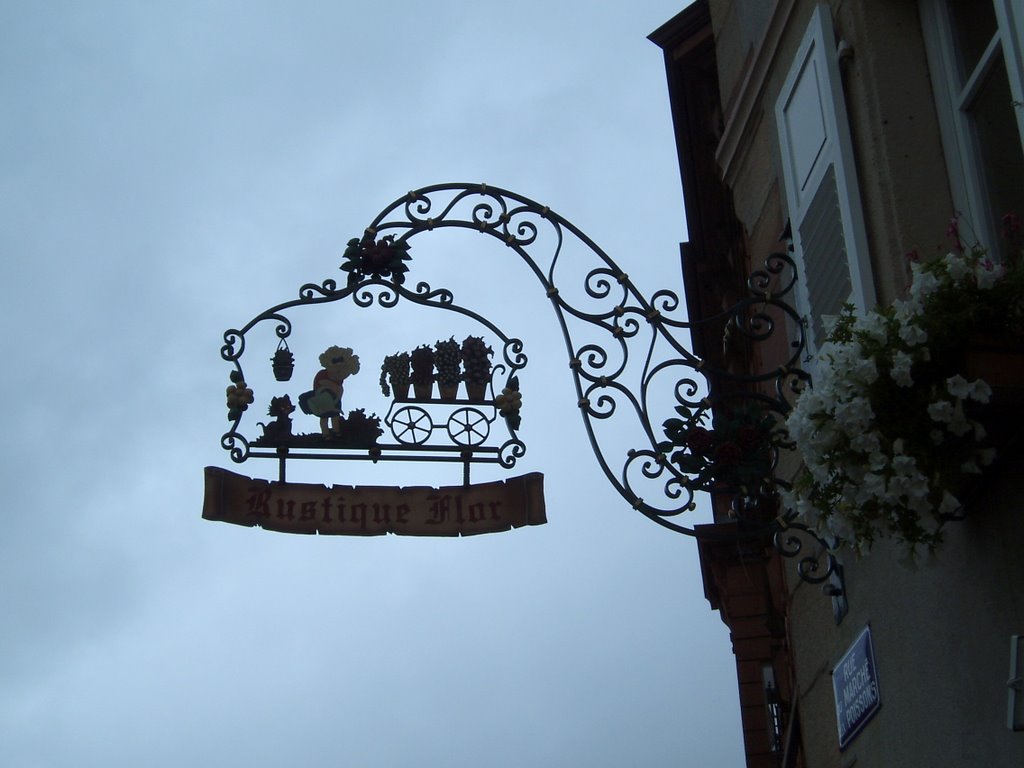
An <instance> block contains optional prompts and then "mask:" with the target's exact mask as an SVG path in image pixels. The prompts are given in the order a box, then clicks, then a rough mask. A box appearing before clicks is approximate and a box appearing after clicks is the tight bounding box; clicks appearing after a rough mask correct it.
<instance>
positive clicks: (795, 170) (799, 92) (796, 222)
mask: <svg viewBox="0 0 1024 768" xmlns="http://www.w3.org/2000/svg"><path fill="white" fill-rule="evenodd" d="M775 121H776V125H777V128H778V132H779V147H780V151H781V157H782V170H783V183H784V185H785V188H786V202H787V205H788V207H789V219H790V224H791V227H792V233H793V244H794V253H795V256H796V260H797V266H798V268H799V269H800V277H801V279H800V280H799V283H798V291H799V292H798V294H797V305H798V310H799V311H800V313H801V314H802V315H803V316H804V318H805V325H806V330H807V335H808V349H809V351H810V352H811V353H812V354H813V352H814V351H815V350H816V349H817V348H818V347H819V346H820V345H821V344H822V342H823V341H824V337H825V326H826V323H827V320H828V318H829V317H830V316H834V315H837V314H839V311H840V310H841V309H842V307H843V305H844V304H846V303H848V302H849V303H852V304H854V305H855V306H856V307H857V308H858V309H860V310H862V311H864V310H867V309H870V308H871V307H872V306H873V305H874V303H875V294H874V285H873V282H872V278H871V267H870V259H869V257H868V250H867V235H866V233H865V230H864V216H863V213H862V210H861V203H860V192H859V190H858V187H857V177H856V171H855V168H854V160H853V145H852V142H851V139H850V129H849V125H848V124H847V118H846V104H845V102H844V100H843V90H842V81H841V80H840V75H839V61H838V57H837V55H836V46H835V36H834V34H833V32H832V18H831V15H830V12H829V9H828V6H826V5H819V6H818V7H817V8H815V10H814V13H813V15H812V17H811V21H810V24H809V25H808V28H807V32H806V33H805V34H804V39H803V41H802V42H801V44H800V47H799V48H798V49H797V54H796V58H795V60H794V62H793V64H792V66H791V67H790V71H789V75H788V76H787V78H786V82H785V84H784V85H783V87H782V91H781V92H780V94H779V98H778V101H777V102H776V104H775Z"/></svg>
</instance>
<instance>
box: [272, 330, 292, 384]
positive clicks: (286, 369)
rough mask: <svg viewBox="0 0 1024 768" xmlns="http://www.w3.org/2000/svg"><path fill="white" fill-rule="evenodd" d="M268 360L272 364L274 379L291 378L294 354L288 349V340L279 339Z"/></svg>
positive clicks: (285, 379)
mask: <svg viewBox="0 0 1024 768" xmlns="http://www.w3.org/2000/svg"><path fill="white" fill-rule="evenodd" d="M270 361H271V363H273V366H274V378H275V379H277V380H278V381H288V380H289V379H291V377H292V371H294V370H295V355H293V354H292V352H291V350H290V349H288V342H286V341H285V340H284V339H281V343H280V344H278V345H277V352H275V353H274V356H273V357H272V358H270Z"/></svg>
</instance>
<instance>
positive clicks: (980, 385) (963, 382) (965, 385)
mask: <svg viewBox="0 0 1024 768" xmlns="http://www.w3.org/2000/svg"><path fill="white" fill-rule="evenodd" d="M946 391H947V392H949V394H951V395H953V397H955V398H957V399H958V400H974V401H975V402H977V403H987V402H988V401H989V399H990V398H991V397H992V387H990V386H989V385H988V384H987V383H985V381H984V380H983V379H975V380H974V381H968V380H967V379H965V378H964V377H963V376H960V375H959V374H957V375H956V376H953V377H951V378H949V379H946Z"/></svg>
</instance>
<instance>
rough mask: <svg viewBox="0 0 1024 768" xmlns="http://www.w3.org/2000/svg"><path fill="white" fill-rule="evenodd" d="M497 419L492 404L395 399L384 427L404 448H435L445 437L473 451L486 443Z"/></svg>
mask: <svg viewBox="0 0 1024 768" xmlns="http://www.w3.org/2000/svg"><path fill="white" fill-rule="evenodd" d="M497 415H498V412H497V409H496V408H495V406H494V401H493V400H483V401H481V400H437V399H430V400H414V399H409V400H405V399H396V400H394V401H393V402H392V403H391V407H390V408H389V409H388V413H387V415H386V416H385V417H384V424H385V426H387V428H388V429H389V430H391V435H392V436H393V437H394V438H395V440H396V441H398V443H399V444H401V445H404V446H427V445H428V443H434V444H436V437H437V436H438V435H442V434H443V435H446V436H447V438H448V440H449V441H451V443H453V444H454V445H456V446H459V447H462V448H474V447H476V446H479V445H481V444H483V442H484V441H485V440H487V437H488V436H489V435H490V433H491V424H493V423H494V420H495V419H496V418H497ZM432 437H433V438H435V440H431V438H432Z"/></svg>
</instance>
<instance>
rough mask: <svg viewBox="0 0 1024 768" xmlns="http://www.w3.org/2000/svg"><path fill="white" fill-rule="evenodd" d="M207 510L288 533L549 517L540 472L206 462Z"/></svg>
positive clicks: (531, 521) (451, 528) (421, 532)
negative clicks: (415, 475) (311, 472)
mask: <svg viewBox="0 0 1024 768" xmlns="http://www.w3.org/2000/svg"><path fill="white" fill-rule="evenodd" d="M203 517H204V518H205V519H207V520H219V521H221V522H225V523H234V524H235V525H245V526H250V527H251V526H259V527H260V528H265V529H266V530H268V531H280V532H282V533H307V534H309V533H319V534H322V535H341V536H380V535H383V534H385V533H394V534H398V535H405V536H472V535H474V534H478V533H496V532H498V531H507V530H509V529H511V528H520V527H522V526H524V525H541V524H543V523H545V522H547V518H546V516H545V511H544V479H543V476H542V475H541V474H540V473H538V472H533V473H530V474H526V475H520V476H519V477H513V478H509V479H507V480H501V481H497V482H492V483H479V484H475V485H468V486H453V487H449V488H425V487H409V488H398V487H389V486H355V487H350V486H340V485H336V486H334V487H328V486H325V485H314V484H310V483H278V482H270V481H268V480H259V479H254V478H251V477H245V476H244V475H239V474H236V473H234V472H229V471H227V470H225V469H220V468H218V467H207V468H206V498H205V501H204V503H203Z"/></svg>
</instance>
